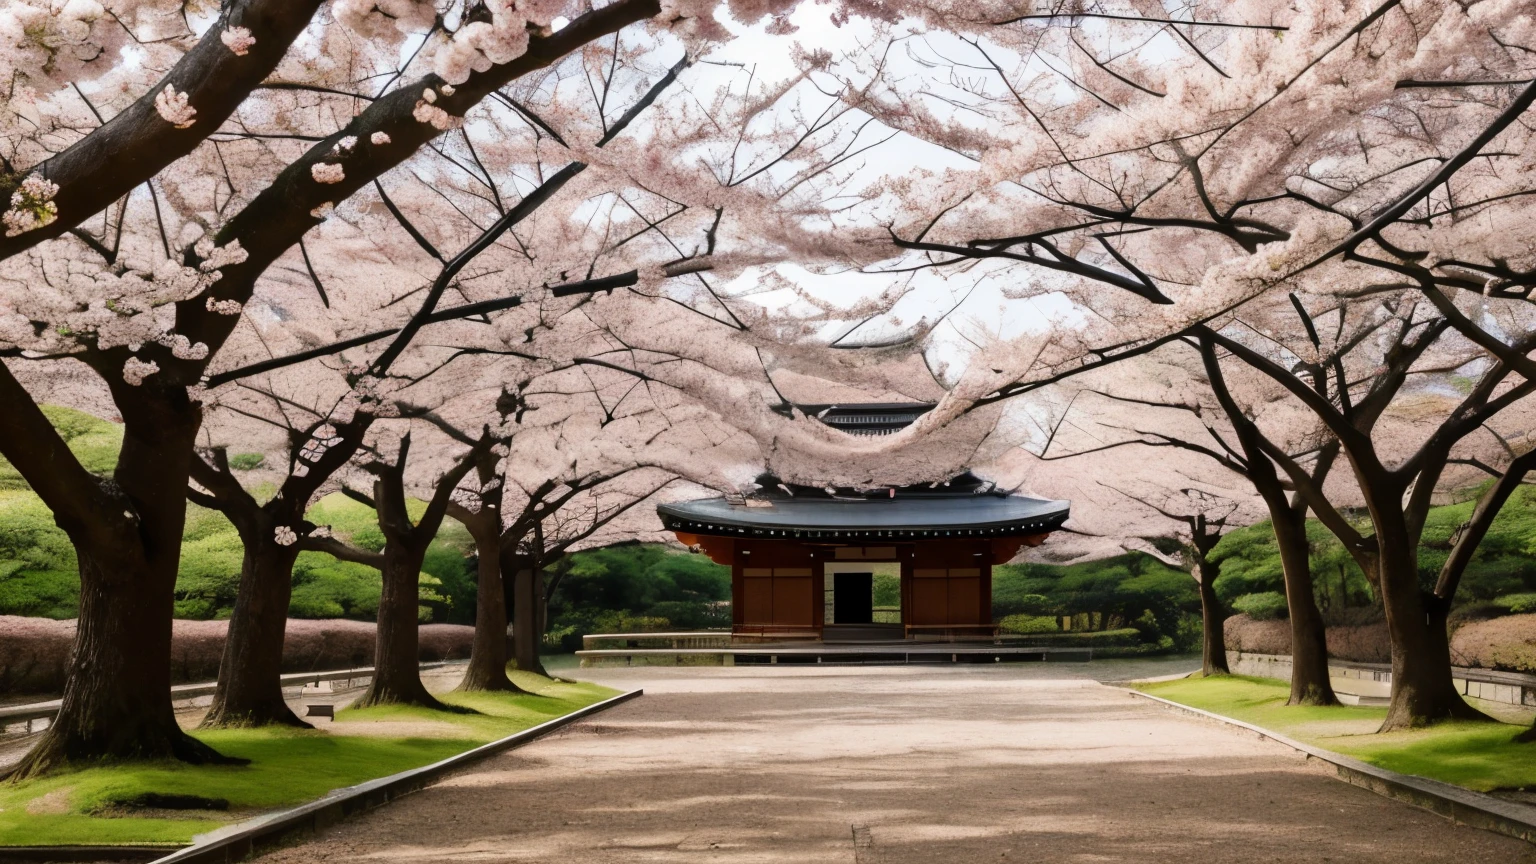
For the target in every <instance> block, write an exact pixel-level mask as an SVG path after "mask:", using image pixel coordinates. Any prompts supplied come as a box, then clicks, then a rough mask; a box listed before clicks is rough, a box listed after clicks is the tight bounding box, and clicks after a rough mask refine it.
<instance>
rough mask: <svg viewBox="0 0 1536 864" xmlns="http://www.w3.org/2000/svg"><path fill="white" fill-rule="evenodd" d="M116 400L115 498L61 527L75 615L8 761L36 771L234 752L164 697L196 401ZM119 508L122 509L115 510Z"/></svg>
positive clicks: (201, 759) (19, 774) (212, 757)
mask: <svg viewBox="0 0 1536 864" xmlns="http://www.w3.org/2000/svg"><path fill="white" fill-rule="evenodd" d="M134 395H135V396H138V398H137V399H135V401H133V402H126V401H125V400H124V399H121V398H120V399H118V404H119V405H120V406H125V410H124V413H125V420H126V421H127V422H126V423H125V429H124V435H123V445H122V449H121V451H120V452H119V456H118V464H117V468H116V471H115V472H114V477H113V479H114V481H115V484H112V486H111V487H110V488H106V487H104V491H105V492H106V494H108V495H110V496H111V498H112V499H113V500H114V501H115V502H120V503H115V504H114V506H113V507H112V508H110V512H101V513H99V514H98V516H99V522H98V523H97V524H93V525H82V524H77V523H71V524H64V523H62V522H61V524H60V527H62V528H64V530H65V531H66V532H67V533H68V534H69V536H70V539H71V540H72V541H73V542H74V545H75V550H76V554H77V556H78V558H79V566H80V618H79V622H78V627H77V629H76V632H75V644H74V650H73V652H72V654H71V657H70V663H69V677H68V679H67V681H66V683H65V685H64V697H63V701H62V703H61V705H60V706H59V713H58V715H57V716H56V717H55V718H54V721H53V725H52V726H50V727H49V728H48V731H47V732H45V733H44V734H43V737H42V738H41V739H40V740H39V741H38V743H37V745H36V746H35V747H33V748H32V751H31V752H30V753H28V754H27V755H26V757H25V758H23V759H22V761H21V762H20V763H19V764H18V765H17V766H16V767H15V768H13V769H12V770H11V772H10V776H11V777H13V778H16V779H21V778H25V777H33V776H37V775H39V774H43V773H46V772H49V771H52V770H55V769H58V768H61V767H64V766H65V765H66V764H68V763H71V762H74V763H80V762H91V761H96V760H101V759H109V760H111V759H179V760H182V761H185V762H192V763H198V764H201V763H210V762H238V761H243V760H233V759H227V758H225V757H223V756H220V755H219V754H218V753H217V752H216V751H214V750H213V749H212V748H211V747H209V746H208V745H206V744H204V743H202V742H201V741H198V740H197V739H195V738H193V737H191V736H190V735H187V734H186V733H185V732H183V731H182V729H181V727H180V725H178V724H177V722H176V714H175V711H174V710H173V709H172V707H171V615H172V609H173V605H174V603H173V601H174V592H175V588H176V573H177V568H178V565H179V564H180V559H181V535H182V528H183V526H184V524H185V521H186V498H185V494H186V488H187V477H188V473H189V471H190V463H189V460H190V459H191V458H192V444H193V440H194V439H195V437H196V435H197V430H198V428H199V426H200V425H201V413H200V410H199V408H198V406H197V405H195V404H193V403H189V402H187V401H186V399H185V396H184V395H182V396H181V397H180V398H179V399H177V398H175V397H171V398H165V397H162V398H154V397H153V396H149V397H148V398H145V397H146V396H147V394H144V395H140V394H134ZM120 514H121V515H120Z"/></svg>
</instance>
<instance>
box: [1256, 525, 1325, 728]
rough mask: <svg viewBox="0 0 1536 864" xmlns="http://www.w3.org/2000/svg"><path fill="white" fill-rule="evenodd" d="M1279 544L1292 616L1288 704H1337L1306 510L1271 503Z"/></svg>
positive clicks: (1287, 599) (1276, 537)
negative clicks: (1314, 581) (1314, 583)
mask: <svg viewBox="0 0 1536 864" xmlns="http://www.w3.org/2000/svg"><path fill="white" fill-rule="evenodd" d="M1270 519H1271V522H1273V524H1274V529H1275V543H1276V545H1277V546H1278V547H1279V549H1280V566H1281V569H1282V570H1283V571H1284V575H1285V603H1286V607H1287V609H1288V611H1289V615H1290V619H1291V698H1290V700H1289V701H1288V702H1286V704H1287V705H1337V704H1338V703H1339V699H1338V697H1337V696H1335V695H1334V692H1333V684H1332V682H1331V681H1330V680H1329V678H1328V631H1327V628H1326V627H1325V626H1324V623H1323V616H1322V613H1320V612H1318V610H1317V598H1316V596H1315V595H1314V594H1313V589H1312V562H1311V560H1310V550H1309V549H1308V546H1307V523H1306V512H1305V511H1302V512H1300V513H1298V512H1296V511H1295V510H1293V509H1292V508H1290V507H1286V506H1279V507H1276V506H1271V507H1270Z"/></svg>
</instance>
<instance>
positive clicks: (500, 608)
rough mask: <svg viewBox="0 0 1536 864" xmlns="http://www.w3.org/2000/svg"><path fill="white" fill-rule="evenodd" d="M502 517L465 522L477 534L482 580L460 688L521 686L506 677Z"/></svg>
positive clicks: (514, 689)
mask: <svg viewBox="0 0 1536 864" xmlns="http://www.w3.org/2000/svg"><path fill="white" fill-rule="evenodd" d="M492 512H497V511H494V510H493V511H492ZM461 521H463V520H461ZM500 521H501V520H500V518H499V517H498V518H497V519H496V524H485V525H475V526H470V524H469V522H468V521H466V522H465V523H464V524H465V527H467V528H469V529H470V534H471V535H473V536H474V538H475V555H476V558H477V559H478V563H477V567H476V571H477V575H478V580H479V581H478V585H477V588H476V591H475V641H474V646H473V647H472V648H471V649H470V652H469V668H468V669H466V670H465V671H464V680H463V681H462V682H461V683H460V684H459V689H460V690H500V691H506V692H521V689H522V688H520V687H518V686H517V685H516V684H513V683H512V679H510V678H508V677H507V595H506V589H505V587H504V586H503V584H502V577H501V525H500V524H499V523H500Z"/></svg>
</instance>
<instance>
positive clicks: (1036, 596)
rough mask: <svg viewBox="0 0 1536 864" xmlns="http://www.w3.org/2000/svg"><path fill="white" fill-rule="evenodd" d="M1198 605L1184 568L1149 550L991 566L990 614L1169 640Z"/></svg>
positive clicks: (1197, 593) (1157, 640)
mask: <svg viewBox="0 0 1536 864" xmlns="http://www.w3.org/2000/svg"><path fill="white" fill-rule="evenodd" d="M1199 608H1200V595H1199V591H1198V590H1197V589H1196V587H1195V582H1194V580H1193V579H1191V578H1190V576H1189V574H1188V573H1185V572H1183V571H1182V570H1176V569H1174V568H1172V567H1169V566H1168V565H1166V564H1164V563H1162V562H1161V561H1159V560H1157V559H1156V558H1153V557H1152V556H1150V555H1143V554H1140V553H1135V554H1128V555H1120V556H1117V557H1114V558H1106V559H1104V560H1102V561H1089V562H1085V563H1082V564H1073V565H1068V566H1059V565H1051V564H1004V565H1000V566H998V567H994V568H993V569H992V611H993V615H994V616H999V617H1001V618H1003V619H1007V618H1009V617H1011V616H1015V615H1021V616H1039V617H1044V616H1052V617H1054V616H1057V615H1066V616H1073V617H1075V618H1079V620H1080V621H1081V624H1080V625H1079V626H1088V627H1091V628H1093V629H1098V630H1106V629H1114V628H1126V627H1135V628H1136V629H1135V630H1133V631H1132V632H1136V633H1138V634H1140V635H1141V636H1142V637H1143V641H1145V642H1147V643H1158V642H1160V641H1161V640H1164V639H1167V640H1169V643H1168V644H1169V645H1170V646H1171V645H1172V640H1173V638H1174V636H1175V635H1176V634H1178V633H1179V631H1180V622H1181V620H1182V619H1183V618H1184V617H1185V616H1187V615H1189V614H1190V613H1192V612H1196V611H1198V610H1199Z"/></svg>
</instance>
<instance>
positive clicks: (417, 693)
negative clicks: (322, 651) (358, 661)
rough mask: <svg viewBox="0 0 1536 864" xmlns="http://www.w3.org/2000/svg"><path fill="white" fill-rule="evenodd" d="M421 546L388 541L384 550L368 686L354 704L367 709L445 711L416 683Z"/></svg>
mask: <svg viewBox="0 0 1536 864" xmlns="http://www.w3.org/2000/svg"><path fill="white" fill-rule="evenodd" d="M425 557H426V548H425V544H423V546H422V548H419V549H418V548H414V547H406V545H405V544H403V543H393V542H392V543H389V544H387V545H386V546H385V547H384V572H383V580H384V590H383V593H382V595H381V596H380V597H379V624H378V636H377V639H376V641H375V643H374V653H373V682H372V683H371V684H370V685H369V686H368V692H366V693H364V694H363V695H362V697H361V698H359V699H358V700H357V703H356V705H357V707H360V708H361V707H366V706H369V705H422V706H425V707H427V708H436V709H439V710H444V709H445V706H444V705H443V703H441V702H439V701H437V699H435V698H433V697H432V695H431V694H430V693H428V692H427V688H426V686H425V685H424V684H422V683H421V667H420V666H419V663H420V661H419V660H418V656H419V654H420V640H419V638H418V633H417V629H416V626H417V621H418V617H417V608H418V606H419V605H420V604H419V600H420V596H421V595H420V592H419V589H418V585H417V583H418V580H419V578H420V574H421V562H422V560H423V559H424V558H425Z"/></svg>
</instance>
